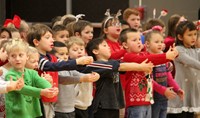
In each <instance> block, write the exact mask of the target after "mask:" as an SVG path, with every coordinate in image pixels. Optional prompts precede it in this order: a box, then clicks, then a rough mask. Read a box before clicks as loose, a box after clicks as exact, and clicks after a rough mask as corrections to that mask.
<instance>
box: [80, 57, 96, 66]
mask: <svg viewBox="0 0 200 118" xmlns="http://www.w3.org/2000/svg"><path fill="white" fill-rule="evenodd" d="M93 61H94V60H93V58H92V56H83V57H80V58H78V59H76V64H77V65H87V64H91V63H92V62H93Z"/></svg>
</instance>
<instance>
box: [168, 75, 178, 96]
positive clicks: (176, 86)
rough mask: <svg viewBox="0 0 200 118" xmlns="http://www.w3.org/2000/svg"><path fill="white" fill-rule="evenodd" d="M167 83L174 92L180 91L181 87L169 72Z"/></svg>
mask: <svg viewBox="0 0 200 118" xmlns="http://www.w3.org/2000/svg"><path fill="white" fill-rule="evenodd" d="M167 83H168V86H170V87H173V90H174V91H175V92H178V90H179V89H180V87H179V85H178V84H177V83H176V81H175V80H174V78H173V77H172V74H171V72H167Z"/></svg>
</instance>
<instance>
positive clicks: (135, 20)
mask: <svg viewBox="0 0 200 118" xmlns="http://www.w3.org/2000/svg"><path fill="white" fill-rule="evenodd" d="M126 22H128V24H129V25H130V26H131V28H134V29H139V27H140V16H139V15H135V14H131V15H130V16H129V17H128V19H127V21H126Z"/></svg>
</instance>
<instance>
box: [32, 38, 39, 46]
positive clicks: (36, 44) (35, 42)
mask: <svg viewBox="0 0 200 118" xmlns="http://www.w3.org/2000/svg"><path fill="white" fill-rule="evenodd" d="M33 44H34V45H35V47H37V46H38V45H39V41H38V40H37V39H33Z"/></svg>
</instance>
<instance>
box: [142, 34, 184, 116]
mask: <svg viewBox="0 0 200 118" xmlns="http://www.w3.org/2000/svg"><path fill="white" fill-rule="evenodd" d="M145 39H146V47H147V51H148V52H149V53H151V54H160V53H162V46H163V40H164V39H163V36H162V33H161V32H159V31H155V30H154V31H151V32H149V33H147V35H146V37H145ZM168 65H169V63H166V64H161V65H156V66H155V67H153V79H154V80H155V81H156V82H157V83H158V84H160V85H162V86H166V87H167V86H170V87H173V90H172V91H175V92H176V93H177V94H178V95H179V97H180V98H181V99H183V95H184V92H183V90H181V89H180V87H179V86H178V84H177V83H176V82H175V81H174V79H173V77H172V75H171V73H170V71H169V68H168V67H169V66H168ZM154 101H155V103H154V104H153V105H152V118H166V116H167V97H165V96H162V95H160V94H159V93H157V92H155V91H154Z"/></svg>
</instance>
